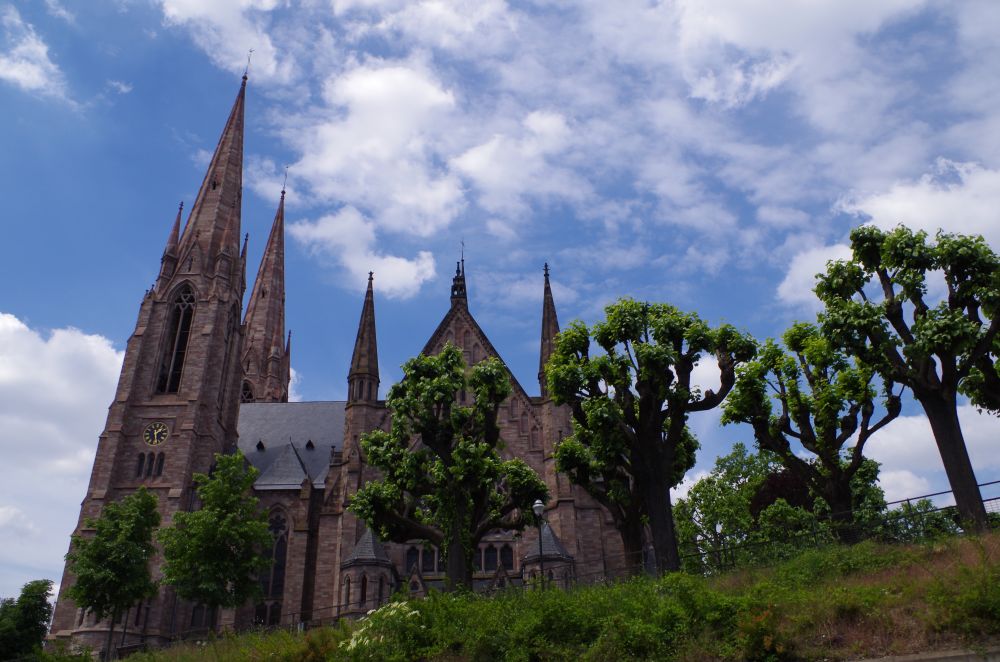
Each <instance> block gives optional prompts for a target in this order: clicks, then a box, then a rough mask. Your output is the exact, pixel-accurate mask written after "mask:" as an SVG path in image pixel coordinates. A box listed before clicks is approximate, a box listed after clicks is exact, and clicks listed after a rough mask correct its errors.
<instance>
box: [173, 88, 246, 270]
mask: <svg viewBox="0 0 1000 662" xmlns="http://www.w3.org/2000/svg"><path fill="white" fill-rule="evenodd" d="M246 87H247V79H246V76H244V77H243V83H242V84H241V85H240V91H239V93H238V94H237V95H236V101H235V102H234V103H233V108H232V110H231V111H230V113H229V119H228V120H227V121H226V126H225V128H224V129H223V130H222V136H221V137H220V138H219V143H218V145H216V147H215V153H214V154H213V155H212V160H211V161H210V162H209V165H208V171H207V172H206V173H205V179H204V180H203V181H202V183H201V188H200V189H199V190H198V196H197V197H196V198H195V201H194V205H192V207H191V215H190V216H189V218H188V222H187V226H186V227H185V229H184V237H183V239H182V241H181V246H180V254H181V256H182V258H183V256H184V255H185V254H186V253H187V252H188V251H190V250H191V249H192V248H193V246H194V244H196V243H197V244H200V245H201V250H202V254H203V255H205V256H206V257H214V256H215V255H217V254H218V253H220V252H223V251H227V252H228V253H229V254H230V255H232V256H234V257H235V256H236V254H237V253H238V251H239V243H238V242H239V236H240V208H241V205H242V198H243V109H244V102H245V99H246Z"/></svg>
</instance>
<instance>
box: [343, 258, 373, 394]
mask: <svg viewBox="0 0 1000 662" xmlns="http://www.w3.org/2000/svg"><path fill="white" fill-rule="evenodd" d="M374 276H375V275H374V274H373V273H372V272H371V271H369V272H368V290H367V291H366V292H365V303H364V305H363V306H362V307H361V321H360V322H359V323H358V337H357V339H356V340H355V341H354V355H353V356H352V357H351V371H350V373H348V375H347V388H348V395H347V401H348V402H360V401H373V400H376V399H378V384H379V378H378V342H377V340H376V337H375V291H374V288H373V286H372V281H373V279H374Z"/></svg>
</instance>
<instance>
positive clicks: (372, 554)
mask: <svg viewBox="0 0 1000 662" xmlns="http://www.w3.org/2000/svg"><path fill="white" fill-rule="evenodd" d="M350 565H388V566H392V561H390V560H389V555H388V554H386V553H385V548H384V547H382V543H380V542H379V540H378V538H377V537H375V534H374V533H373V532H372V530H371V529H369V528H368V527H365V532H364V533H363V534H361V538H360V539H359V540H358V542H357V544H356V545H354V550H353V551H352V552H351V555H350V556H348V557H347V560H346V561H344V562H343V563H341V564H340V567H341V568H344V567H347V566H350Z"/></svg>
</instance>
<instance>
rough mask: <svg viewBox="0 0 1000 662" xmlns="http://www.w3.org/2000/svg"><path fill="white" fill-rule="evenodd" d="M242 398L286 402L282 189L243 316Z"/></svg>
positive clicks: (283, 196)
mask: <svg viewBox="0 0 1000 662" xmlns="http://www.w3.org/2000/svg"><path fill="white" fill-rule="evenodd" d="M243 324H244V325H245V327H246V340H244V350H243V387H242V391H241V399H242V400H243V401H244V402H249V401H256V402H287V401H288V381H289V370H288V368H287V359H286V351H287V347H286V345H285V192H284V191H282V192H281V199H280V200H279V201H278V211H277V212H276V213H275V214H274V223H273V224H272V225H271V234H270V236H268V238H267V246H265V247H264V255H263V257H262V258H261V260H260V269H258V270H257V280H256V281H255V282H254V285H253V290H252V291H251V292H250V301H248V302H247V312H246V316H245V317H244V319H243Z"/></svg>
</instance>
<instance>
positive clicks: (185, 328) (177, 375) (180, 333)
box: [156, 286, 194, 393]
mask: <svg viewBox="0 0 1000 662" xmlns="http://www.w3.org/2000/svg"><path fill="white" fill-rule="evenodd" d="M193 318H194V292H192V291H191V288H190V287H187V286H185V287H184V288H183V289H182V290H181V291H180V292H179V293H178V294H177V298H176V299H174V304H173V308H172V309H171V310H170V315H169V318H168V320H167V335H166V338H165V339H164V344H163V360H162V361H161V362H160V375H159V378H158V379H157V380H156V391H157V392H158V393H176V392H177V389H178V388H180V385H181V372H182V371H183V369H184V356H185V355H186V354H187V345H188V338H189V337H190V335H191V320H192V319H193Z"/></svg>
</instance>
